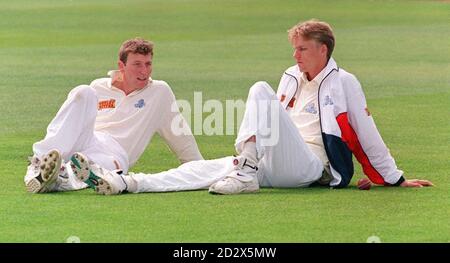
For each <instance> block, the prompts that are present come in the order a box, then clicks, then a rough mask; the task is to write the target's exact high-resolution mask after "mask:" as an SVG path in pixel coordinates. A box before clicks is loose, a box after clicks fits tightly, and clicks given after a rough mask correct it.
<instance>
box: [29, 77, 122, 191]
mask: <svg viewBox="0 0 450 263" xmlns="http://www.w3.org/2000/svg"><path fill="white" fill-rule="evenodd" d="M97 105H98V98H97V93H96V91H95V90H94V89H93V88H91V87H90V86H87V85H81V86H78V87H76V88H74V89H73V90H72V91H71V92H70V93H69V95H68V97H67V99H66V101H65V102H64V104H63V105H62V106H61V108H60V109H59V111H58V113H57V114H56V116H55V117H54V118H53V120H52V121H51V122H50V124H49V125H48V127H47V134H46V136H45V138H44V139H43V140H41V141H39V142H36V143H35V144H33V153H34V155H35V156H37V157H38V158H39V157H41V156H42V155H44V154H46V153H47V152H48V151H50V150H52V149H57V150H58V151H59V152H60V153H61V156H62V159H63V162H62V163H65V162H67V161H69V160H70V157H71V156H72V155H73V154H74V153H75V152H81V153H83V154H84V155H86V156H87V157H88V158H89V160H91V161H93V162H95V163H97V164H98V165H100V166H101V167H104V168H106V169H108V170H115V169H118V168H120V169H122V170H123V171H124V172H127V171H128V168H129V165H128V156H127V155H126V153H125V150H123V148H122V147H121V146H120V144H119V143H118V142H117V141H115V140H114V138H112V137H111V136H110V135H108V134H105V133H100V132H95V131H94V127H95V119H96V116H97ZM66 164H67V163H65V164H64V165H63V168H62V170H64V171H62V172H61V173H62V174H64V175H63V176H61V178H58V180H57V183H56V184H55V186H54V187H53V189H52V191H70V190H78V189H83V188H86V187H87V185H86V184H85V183H83V182H81V181H79V180H77V179H76V177H75V176H74V174H73V172H72V170H71V168H70V165H66ZM117 166H119V167H117ZM32 175H33V173H32V169H31V167H28V171H27V174H26V175H25V178H24V181H25V183H26V182H27V181H29V180H30V179H31V178H32ZM61 180H62V181H61Z"/></svg>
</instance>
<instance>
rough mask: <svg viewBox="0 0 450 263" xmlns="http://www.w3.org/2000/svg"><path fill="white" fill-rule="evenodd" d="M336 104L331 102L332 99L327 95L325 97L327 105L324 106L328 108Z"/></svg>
mask: <svg viewBox="0 0 450 263" xmlns="http://www.w3.org/2000/svg"><path fill="white" fill-rule="evenodd" d="M333 104H334V103H333V101H332V100H331V97H330V96H329V95H326V96H325V103H324V104H323V105H324V106H327V105H333Z"/></svg>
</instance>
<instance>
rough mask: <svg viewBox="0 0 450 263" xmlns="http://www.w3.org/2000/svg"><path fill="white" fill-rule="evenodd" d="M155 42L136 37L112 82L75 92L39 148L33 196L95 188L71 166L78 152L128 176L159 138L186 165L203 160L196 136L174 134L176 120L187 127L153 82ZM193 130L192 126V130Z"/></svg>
mask: <svg viewBox="0 0 450 263" xmlns="http://www.w3.org/2000/svg"><path fill="white" fill-rule="evenodd" d="M152 60H153V43H151V42H149V41H147V40H144V39H141V38H135V39H130V40H127V41H125V42H124V43H123V44H122V46H121V47H120V50H119V60H118V67H119V70H118V71H116V72H112V74H114V76H112V77H111V78H101V79H97V80H94V81H93V82H92V83H91V84H90V85H89V86H88V85H81V86H78V87H76V88H74V89H73V90H72V91H71V92H70V93H69V95H68V97H67V99H66V101H65V102H64V104H63V105H62V106H61V108H60V109H59V111H58V113H57V114H56V116H55V117H54V119H53V120H52V121H51V122H50V124H49V126H48V128H47V134H46V136H45V138H44V139H43V140H41V141H39V142H36V143H35V144H34V145H33V153H34V155H33V157H32V158H31V160H30V161H31V163H30V165H29V166H28V170H27V173H26V175H25V178H24V181H25V185H26V188H27V191H29V192H31V193H45V192H53V191H70V190H78V189H83V188H86V187H88V186H90V187H94V186H95V183H96V182H95V181H92V180H91V181H89V180H86V181H85V182H83V181H80V180H78V179H77V178H76V176H75V175H74V174H73V170H72V167H71V166H73V164H72V165H67V162H68V161H69V159H70V158H71V157H72V155H74V153H76V152H79V153H81V154H84V155H85V156H86V157H87V158H89V159H90V160H91V161H93V162H95V163H97V164H98V165H99V166H101V167H102V168H104V169H108V170H114V169H121V170H123V171H124V172H127V171H128V169H129V167H130V166H132V165H133V164H134V163H136V161H137V160H138V159H139V157H140V156H141V155H142V153H143V152H144V150H145V149H146V147H147V145H148V144H149V142H150V140H151V138H152V137H153V135H154V134H155V133H158V134H159V135H160V136H161V137H162V138H163V140H164V141H165V142H166V143H167V144H168V145H169V147H170V148H171V150H172V151H173V152H174V153H175V154H176V155H177V157H178V159H179V160H180V161H181V162H182V163H185V162H189V161H195V160H202V159H203V158H202V156H201V154H200V152H199V150H198V147H197V144H196V142H195V139H194V137H193V135H192V133H188V134H183V135H178V134H175V133H173V132H172V129H171V124H172V120H173V119H174V118H177V120H181V121H183V122H184V124H183V125H185V126H187V123H185V120H184V118H183V117H182V116H181V114H180V112H179V111H176V110H175V111H173V110H172V109H171V106H172V104H173V103H176V102H175V96H174V94H173V93H172V90H171V88H170V87H169V85H168V84H167V83H166V82H164V81H160V80H152V79H151V73H152ZM187 127H188V126H187Z"/></svg>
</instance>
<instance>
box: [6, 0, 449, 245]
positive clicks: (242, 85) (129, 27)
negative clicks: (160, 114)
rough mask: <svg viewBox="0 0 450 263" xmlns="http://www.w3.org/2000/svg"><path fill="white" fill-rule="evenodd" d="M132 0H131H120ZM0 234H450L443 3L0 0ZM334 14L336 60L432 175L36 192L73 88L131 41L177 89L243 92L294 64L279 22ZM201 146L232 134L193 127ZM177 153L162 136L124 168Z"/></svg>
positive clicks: (47, 238)
mask: <svg viewBox="0 0 450 263" xmlns="http://www.w3.org/2000/svg"><path fill="white" fill-rule="evenodd" d="M125 3H126V4H125ZM0 17H1V18H2V19H0V57H1V58H2V59H1V62H0V76H1V78H0V93H1V96H0V104H1V106H0V108H1V114H0V123H1V125H0V180H1V181H0V182H1V184H0V185H1V190H0V242H65V241H66V239H67V238H68V237H69V236H78V237H79V238H80V239H81V242H366V240H367V238H368V237H369V236H372V235H376V236H378V237H380V239H381V241H382V242H449V241H450V226H449V218H450V193H449V185H450V180H449V176H450V165H449V160H450V147H449V135H450V110H449V109H450V63H449V61H450V45H449V43H450V19H449V18H450V3H449V2H448V1H357V0H355V1H317V0H314V1H299V0H292V1H282V2H281V1H267V0H266V1H256V0H254V1H234V0H233V1H206V0H195V1H184V0H178V1H162V0H161V1H138V0H129V1H119V0H109V1H101V0H94V1H91V0H89V1H88V0H82V1H75V0H74V1H69V0H65V1H56V0H42V1H31V0H17V1H4V0H1V1H0ZM309 18H318V19H321V20H325V21H328V22H329V23H330V24H331V25H333V27H334V31H335V35H336V39H337V46H336V48H335V53H334V58H335V59H336V61H337V62H338V64H339V65H340V66H341V67H342V68H344V69H346V70H347V71H349V72H352V73H354V74H355V75H356V76H357V77H358V79H359V80H360V82H361V84H362V86H363V89H364V91H365V93H366V97H367V100H368V105H369V107H370V110H371V112H372V114H373V116H374V117H375V120H376V123H377V125H378V128H379V130H380V132H381V134H382V136H383V138H384V140H385V142H386V144H387V145H388V146H389V148H390V150H391V154H392V155H393V156H394V158H395V159H396V161H397V165H398V166H399V168H400V169H402V170H404V171H405V175H406V177H407V178H423V179H429V180H432V181H433V182H434V183H435V185H436V186H435V187H433V188H425V189H404V188H386V187H375V188H372V190H370V191H359V190H358V189H357V188H356V186H355V184H356V180H357V179H358V178H361V177H362V173H361V170H360V169H359V165H356V167H358V169H357V171H356V175H355V177H354V180H353V182H352V184H351V186H350V187H349V188H346V189H342V190H329V189H324V188H308V189H263V190H262V191H261V192H260V193H258V194H253V195H238V196H215V195H209V194H208V193H207V191H192V192H179V193H157V194H154V193H152V194H150V193H148V194H134V195H133V194H127V195H121V196H113V197H105V196H97V195H95V194H94V192H93V191H91V190H83V191H77V192H64V193H52V194H39V195H32V194H28V193H27V192H26V191H25V187H24V183H23V176H24V174H25V171H26V166H27V156H29V155H30V154H31V152H32V148H31V146H32V144H33V143H34V142H35V141H38V140H40V139H42V138H43V136H44V135H45V129H46V126H47V124H48V123H49V122H50V120H51V119H52V118H53V116H54V115H55V113H56V112H57V110H58V109H59V107H60V105H61V104H62V102H63V101H64V100H65V97H66V95H67V93H68V92H69V91H70V90H71V89H72V88H73V87H74V86H76V85H79V84H89V83H90V81H91V80H93V79H95V78H99V77H102V76H105V74H106V72H107V70H109V69H112V68H115V67H116V61H117V50H118V48H119V46H120V44H121V43H122V42H123V41H124V40H125V39H128V38H132V37H135V36H141V37H144V38H148V39H152V40H153V41H154V42H155V44H156V46H155V56H154V74H153V77H154V78H155V79H163V80H165V81H167V82H168V83H169V84H170V85H171V87H172V89H173V90H174V92H175V94H176V95H177V98H178V99H186V100H189V101H192V100H193V92H194V91H202V92H203V99H204V100H206V99H219V100H220V101H225V100H227V99H245V98H246V95H247V91H248V88H249V87H250V86H251V84H253V83H254V82H255V81H257V80H266V81H268V82H269V83H270V84H271V85H272V86H273V87H276V86H277V85H278V81H279V78H280V76H281V74H282V72H283V71H284V69H286V68H287V67H288V66H290V65H293V64H294V60H293V59H292V57H291V53H292V48H291V47H290V45H289V42H288V40H287V34H286V30H287V29H288V28H289V27H291V26H292V25H293V24H295V23H297V22H298V21H301V20H306V19H309ZM197 141H198V144H199V147H200V149H201V151H202V153H203V155H204V157H205V158H208V159H210V158H217V157H222V156H227V155H231V154H234V147H233V142H234V136H221V137H219V136H198V137H197ZM177 165H178V162H177V160H176V159H175V157H174V156H173V155H172V154H171V153H170V152H169V150H168V149H167V147H166V146H165V145H164V143H163V142H162V140H160V138H158V137H155V138H154V139H153V141H152V143H151V144H150V146H149V147H148V149H147V150H146V152H145V154H144V155H143V156H142V158H141V159H140V161H139V162H138V163H137V164H136V165H135V166H134V167H133V168H132V171H145V172H152V173H154V172H158V171H162V170H166V169H169V168H173V167H175V166H177Z"/></svg>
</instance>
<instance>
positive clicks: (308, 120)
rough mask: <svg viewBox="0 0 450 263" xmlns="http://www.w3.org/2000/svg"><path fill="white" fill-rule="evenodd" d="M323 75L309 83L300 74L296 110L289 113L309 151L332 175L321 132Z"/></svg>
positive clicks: (303, 75)
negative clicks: (320, 115) (320, 99)
mask: <svg viewBox="0 0 450 263" xmlns="http://www.w3.org/2000/svg"><path fill="white" fill-rule="evenodd" d="M323 74H324V70H322V71H321V72H320V73H319V74H318V75H317V76H316V77H315V78H314V79H313V80H311V81H308V79H307V78H306V74H304V73H301V74H300V83H299V85H300V87H299V92H297V94H296V95H295V103H294V108H293V109H292V110H291V111H289V115H290V117H291V119H292V121H293V122H294V124H295V126H296V127H297V129H298V131H299V133H300V135H301V136H302V138H303V140H304V141H305V143H306V144H307V145H308V147H309V149H310V150H311V151H312V152H313V153H314V154H315V155H316V156H317V157H318V158H319V159H320V160H321V161H322V163H323V165H324V167H325V170H326V171H327V172H328V173H329V174H330V170H329V165H330V164H329V160H328V157H327V154H326V152H325V146H324V145H323V139H322V132H321V130H320V117H319V106H318V103H319V98H318V96H319V85H320V82H321V81H322V79H323V77H324V76H323Z"/></svg>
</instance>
